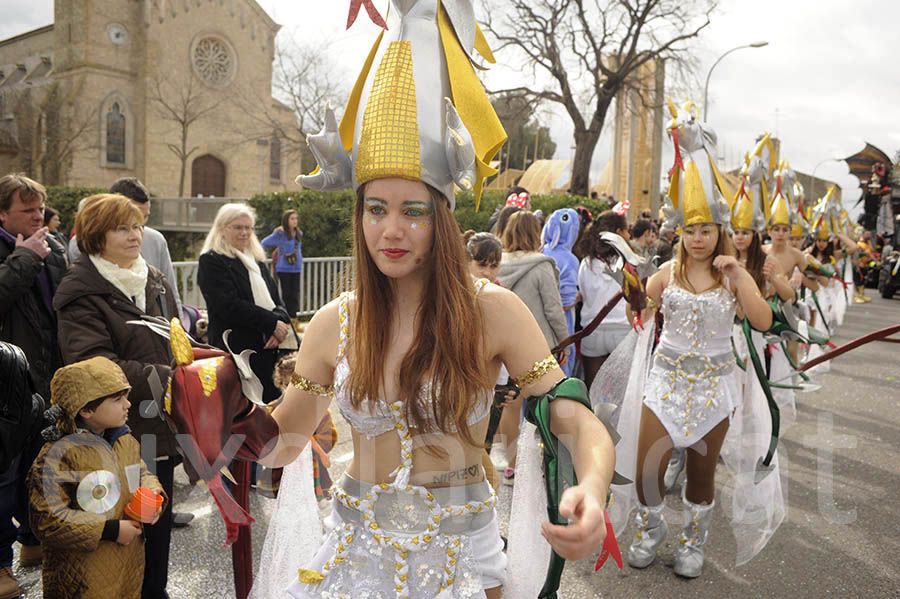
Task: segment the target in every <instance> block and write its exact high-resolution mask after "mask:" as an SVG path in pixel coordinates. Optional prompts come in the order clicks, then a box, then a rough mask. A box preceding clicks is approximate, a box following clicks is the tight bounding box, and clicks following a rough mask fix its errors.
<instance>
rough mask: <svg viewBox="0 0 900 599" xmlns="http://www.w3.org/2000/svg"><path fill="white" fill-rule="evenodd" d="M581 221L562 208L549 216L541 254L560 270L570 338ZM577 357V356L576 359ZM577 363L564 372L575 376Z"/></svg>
mask: <svg viewBox="0 0 900 599" xmlns="http://www.w3.org/2000/svg"><path fill="white" fill-rule="evenodd" d="M580 225H581V218H580V217H579V216H578V212H576V211H575V210H573V209H571V208H560V209H559V210H556V211H555V212H554V213H553V214H551V215H550V218H548V219H547V223H546V224H545V225H544V230H543V232H542V233H541V245H542V248H541V252H542V253H543V254H544V255H546V256H550V257H551V258H553V260H554V261H555V262H556V267H557V268H558V269H559V294H560V296H561V297H562V303H563V309H564V310H565V314H566V326H567V327H568V328H569V335H571V334H572V333H574V332H575V304H576V303H577V301H578V300H577V297H576V296H577V294H578V258H577V257H575V254H573V253H572V248H573V247H575V241H576V240H577V239H578V230H579V227H580ZM573 357H574V356H573ZM574 365H575V360H574V359H572V360H569V361H568V362H567V363H566V364H565V365H564V366H563V371H564V372H565V373H566V375H571V374H572V369H573V367H574Z"/></svg>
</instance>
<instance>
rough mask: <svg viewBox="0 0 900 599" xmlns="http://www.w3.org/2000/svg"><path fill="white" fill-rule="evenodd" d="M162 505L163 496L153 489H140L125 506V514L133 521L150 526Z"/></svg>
mask: <svg viewBox="0 0 900 599" xmlns="http://www.w3.org/2000/svg"><path fill="white" fill-rule="evenodd" d="M162 503H163V498H162V495H160V494H159V493H157V492H156V491H154V490H153V489H148V488H147V487H138V490H137V491H135V492H134V496H133V497H132V498H131V501H129V502H128V504H127V505H126V506H125V514H126V515H127V516H128V517H129V518H131V519H132V520H137V521H138V522H143V523H144V524H150V523H152V522H153V520H154V519H155V518H156V514H157V513H158V512H159V508H161V507H162Z"/></svg>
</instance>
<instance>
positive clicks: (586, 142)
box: [485, 0, 717, 195]
mask: <svg viewBox="0 0 900 599" xmlns="http://www.w3.org/2000/svg"><path fill="white" fill-rule="evenodd" d="M716 3H717V0H507V2H506V4H507V5H508V7H509V9H508V10H506V11H497V10H494V11H492V12H493V13H494V17H493V18H491V14H490V13H488V15H487V19H486V23H485V29H486V30H487V31H488V32H490V33H491V34H493V36H494V37H495V38H496V39H497V40H498V42H499V44H498V46H497V49H496V51H497V52H498V54H500V55H502V51H503V50H504V49H508V50H511V51H513V52H515V53H516V54H517V55H518V56H521V57H522V58H524V60H525V63H524V64H525V65H526V66H528V67H530V68H531V71H532V74H533V75H534V77H535V80H536V81H537V80H538V73H543V74H544V75H549V76H550V78H551V82H552V85H550V86H547V87H546V88H544V89H540V88H541V87H543V86H540V85H538V86H536V87H535V88H531V87H526V86H520V87H514V88H509V89H503V90H496V92H495V93H510V92H511V93H517V94H523V95H525V96H528V97H534V98H540V99H543V100H549V101H551V102H556V103H559V104H561V105H562V106H563V108H564V109H565V111H566V113H567V114H568V115H569V118H570V119H571V120H572V124H573V125H574V128H575V157H574V161H573V162H574V163H573V169H572V185H571V187H572V190H573V192H575V193H578V194H582V195H587V193H588V184H589V181H588V177H589V174H590V166H591V159H592V158H593V155H594V149H595V147H596V145H597V141H598V140H599V139H600V134H601V133H602V131H603V125H604V122H605V120H606V114H607V112H608V110H609V107H610V104H611V103H612V101H613V99H614V98H615V97H616V94H617V93H618V92H619V91H620V90H621V89H623V88H624V87H625V86H627V85H629V84H632V85H633V84H634V83H633V82H630V79H629V76H630V75H632V74H635V73H637V72H638V69H639V68H640V67H641V66H642V65H644V64H646V63H647V62H649V61H653V60H657V59H663V60H669V59H674V60H684V59H685V58H686V55H687V47H686V44H685V42H687V41H688V40H691V39H693V38H695V37H697V35H698V34H699V33H700V32H701V31H702V30H703V29H704V28H705V27H706V26H707V25H709V23H710V19H709V17H710V14H711V13H712V11H713V10H714V9H715V6H716ZM501 12H502V13H503V16H502V19H501V18H499V17H497V15H498V14H500V13H501ZM501 21H502V22H501Z"/></svg>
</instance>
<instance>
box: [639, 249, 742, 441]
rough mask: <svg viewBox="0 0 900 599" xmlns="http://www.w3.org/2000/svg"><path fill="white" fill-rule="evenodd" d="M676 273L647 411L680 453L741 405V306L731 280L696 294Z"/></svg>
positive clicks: (665, 300) (665, 304) (665, 298)
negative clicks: (737, 354) (737, 323)
mask: <svg viewBox="0 0 900 599" xmlns="http://www.w3.org/2000/svg"><path fill="white" fill-rule="evenodd" d="M673 272H674V266H673V268H670V277H669V284H668V285H667V286H666V288H665V290H663V293H662V307H661V310H662V314H663V317H664V323H663V330H662V334H661V335H660V338H659V346H658V347H657V349H656V354H655V356H654V360H653V367H652V369H651V370H650V376H649V378H648V380H647V386H646V388H645V390H644V405H646V406H647V407H648V408H649V409H650V410H652V411H653V413H654V414H656V416H657V417H658V418H659V420H660V422H661V423H662V424H663V426H665V428H666V430H667V431H668V433H669V436H670V437H671V438H672V442H673V443H674V445H675V446H676V447H687V446H690V445H693V444H694V443H696V442H697V441H699V440H700V439H702V438H703V437H704V436H705V435H706V434H707V433H708V432H709V431H710V430H712V428H713V427H714V426H716V425H717V424H718V423H719V422H721V421H722V420H723V419H725V418H729V417H730V415H731V413H732V411H733V410H734V408H735V406H737V405H738V402H739V395H738V389H737V384H736V382H735V378H734V372H733V371H734V365H735V360H734V355H733V354H732V351H731V331H732V326H733V323H734V314H735V303H736V302H735V299H734V295H733V294H732V293H731V291H730V290H729V289H728V281H727V279H726V281H725V286H724V287H716V288H714V289H709V290H707V291H704V292H702V293H692V292H690V291H688V290H687V289H684V288H682V287H679V286H678V285H677V284H675V281H674V277H673V276H671V273H673Z"/></svg>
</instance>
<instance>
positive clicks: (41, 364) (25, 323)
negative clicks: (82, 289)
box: [0, 237, 66, 402]
mask: <svg viewBox="0 0 900 599" xmlns="http://www.w3.org/2000/svg"><path fill="white" fill-rule="evenodd" d="M47 244H48V245H49V246H50V254H49V255H48V256H47V257H46V258H44V259H41V257H40V256H38V255H37V254H36V253H34V252H32V251H31V250H29V249H25V248H21V247H20V248H16V247H15V246H14V245H12V244H10V243H9V241H8V240H7V239H5V238H0V340H2V341H6V342H9V343H12V344H14V345H18V346H19V347H21V348H22V351H23V352H25V356H26V357H27V358H28V368H29V370H30V371H31V376H32V378H33V379H34V385H35V388H36V389H37V392H38V393H40V394H41V395H43V396H44V399H46V400H47V401H48V402H49V401H50V379H52V378H53V373H55V372H56V369H57V368H59V367H60V366H62V357H61V355H60V352H59V345H58V344H57V342H56V314H55V313H54V312H53V310H52V308H51V307H50V306H48V305H47V302H46V300H45V299H44V295H43V291H42V289H41V283H40V279H39V276H40V274H41V271H42V270H46V272H47V275H48V278H49V283H50V297H51V298H52V297H53V295H54V293H55V292H56V288H57V287H58V286H59V283H60V281H61V280H62V278H63V275H65V274H66V257H65V250H64V249H63V247H62V246H61V245H59V243H57V242H56V240H55V239H52V238H50V237H48V238H47ZM29 401H30V398H29Z"/></svg>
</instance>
